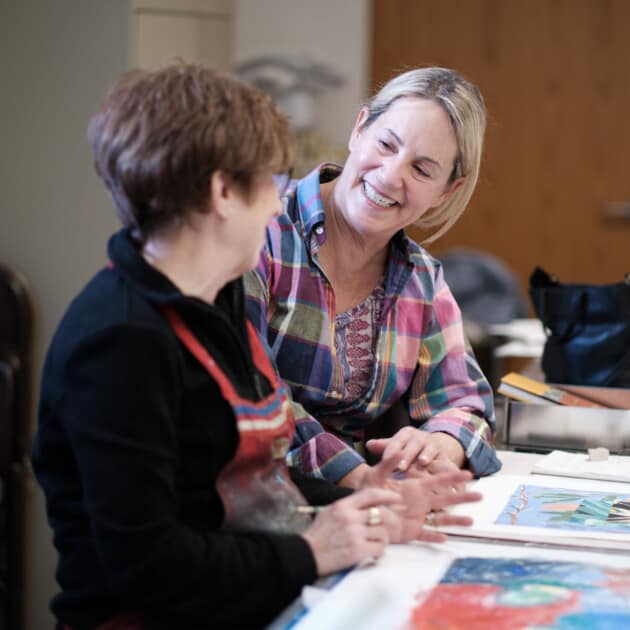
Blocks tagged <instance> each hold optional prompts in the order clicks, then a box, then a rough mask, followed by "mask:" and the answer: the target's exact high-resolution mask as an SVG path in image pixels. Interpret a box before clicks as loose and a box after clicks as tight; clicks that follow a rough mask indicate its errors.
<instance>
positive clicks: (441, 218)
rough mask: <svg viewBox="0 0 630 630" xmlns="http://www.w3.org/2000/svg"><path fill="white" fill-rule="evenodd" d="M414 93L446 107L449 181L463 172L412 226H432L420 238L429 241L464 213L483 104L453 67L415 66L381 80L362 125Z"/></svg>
mask: <svg viewBox="0 0 630 630" xmlns="http://www.w3.org/2000/svg"><path fill="white" fill-rule="evenodd" d="M406 97H420V98H426V99H430V100H432V101H435V102H436V103H438V104H439V105H440V107H442V109H443V110H444V111H445V112H446V114H447V116H448V118H449V120H450V122H451V125H452V127H453V131H454V132H455V138H456V141H457V156H456V157H455V163H454V165H453V170H452V171H451V175H450V177H449V180H448V181H449V184H451V183H453V182H454V181H455V180H456V179H457V178H459V177H463V178H464V182H463V184H462V185H461V186H459V188H457V190H455V192H453V194H452V195H450V197H449V198H448V199H447V200H446V201H445V202H444V203H442V204H441V205H439V206H436V207H435V208H433V209H431V210H430V211H429V212H427V213H426V214H425V215H423V216H422V217H421V218H420V219H419V220H418V222H417V225H418V227H420V228H422V229H425V230H431V229H433V228H436V227H437V230H436V231H435V232H434V233H433V234H431V235H430V236H429V237H427V238H426V239H424V241H423V242H424V243H431V242H433V241H435V240H436V239H437V238H439V237H440V236H442V235H443V234H444V233H445V232H447V231H448V230H449V229H450V228H451V227H452V226H453V225H454V224H455V222H456V221H457V219H459V217H460V216H461V214H462V212H464V210H465V208H466V206H467V205H468V202H469V201H470V198H471V197H472V194H473V192H474V190H475V186H476V185H477V179H478V178H479V168H480V164H481V153H482V150H483V138H484V133H485V130H486V107H485V104H484V102H483V97H482V96H481V93H480V92H479V89H478V88H477V86H476V85H474V84H473V83H470V81H467V80H466V79H464V78H463V77H462V76H460V75H459V74H458V73H457V72H455V71H454V70H450V69H448V68H437V67H430V68H417V69H415V70H410V71H408V72H405V73H403V74H400V75H398V76H396V77H394V78H393V79H391V80H390V81H389V82H388V83H386V84H385V85H384V86H383V87H382V88H381V89H380V90H379V92H378V93H377V94H376V95H375V96H374V97H373V98H372V99H371V100H370V101H369V102H368V103H366V107H367V109H368V115H367V118H366V120H365V122H364V124H363V126H364V127H367V126H369V125H371V124H372V123H373V122H374V121H375V120H376V119H377V118H378V117H379V116H380V115H381V114H383V113H384V112H386V111H387V110H388V109H389V107H391V105H392V103H393V102H394V101H396V100H398V99H399V98H406Z"/></svg>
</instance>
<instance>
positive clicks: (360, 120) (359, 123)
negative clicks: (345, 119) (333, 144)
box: [348, 107, 369, 152]
mask: <svg viewBox="0 0 630 630" xmlns="http://www.w3.org/2000/svg"><path fill="white" fill-rule="evenodd" d="M368 113H369V112H368V108H367V107H362V108H361V110H360V111H359V115H358V116H357V120H356V122H355V123H354V127H353V128H352V133H351V134H350V140H348V149H349V150H350V152H352V149H353V147H354V145H355V143H356V141H357V138H358V137H359V136H360V135H361V131H363V125H364V124H365V121H366V120H367V117H368Z"/></svg>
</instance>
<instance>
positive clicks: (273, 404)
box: [62, 307, 311, 630]
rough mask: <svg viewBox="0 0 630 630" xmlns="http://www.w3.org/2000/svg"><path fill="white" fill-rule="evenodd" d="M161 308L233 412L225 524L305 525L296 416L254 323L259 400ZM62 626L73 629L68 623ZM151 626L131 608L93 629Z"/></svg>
mask: <svg viewBox="0 0 630 630" xmlns="http://www.w3.org/2000/svg"><path fill="white" fill-rule="evenodd" d="M162 311H163V314H164V316H165V317H166V319H167V321H168V323H169V324H170V326H171V328H172V329H173V331H174V332H175V334H176V335H177V337H178V338H179V339H180V341H181V342H182V343H183V344H184V345H185V346H186V348H188V350H189V351H190V352H191V353H192V354H193V356H195V358H196V359H197V360H198V361H199V362H200V363H201V364H202V365H203V366H204V368H205V369H206V371H207V372H208V373H209V374H210V376H211V377H212V378H213V379H214V380H215V381H216V382H217V383H218V385H219V388H220V389H221V393H222V394H223V397H224V398H225V400H226V401H227V402H228V403H229V404H230V406H231V407H232V409H233V411H234V415H235V416H236V424H237V428H238V433H239V444H238V448H237V450H236V454H235V455H234V458H233V459H232V460H231V461H230V462H229V463H228V464H227V465H226V467H225V468H224V469H223V470H222V471H221V473H220V475H219V478H218V480H217V490H218V492H219V495H220V496H221V500H222V501H223V506H224V509H225V520H224V527H227V528H231V529H243V530H265V531H275V532H293V533H295V532H300V531H302V530H304V529H305V528H306V527H307V526H308V524H309V523H310V522H311V518H310V517H309V516H308V515H304V514H300V513H297V512H296V511H295V508H296V507H297V506H298V505H306V500H305V499H304V497H303V496H302V493H301V492H300V491H299V490H298V488H297V487H296V486H295V485H294V484H293V482H292V481H291V479H290V478H289V473H288V469H287V466H286V461H285V456H286V454H287V451H288V448H289V445H290V443H291V439H292V437H293V429H294V426H295V420H294V418H293V413H292V412H291V406H290V404H289V400H288V397H287V394H286V389H285V386H284V385H283V384H282V383H281V382H280V380H279V379H278V377H277V375H276V372H275V370H274V369H273V366H272V365H271V362H270V360H269V358H268V356H267V354H266V353H265V351H264V349H263V346H262V344H261V343H260V340H259V339H258V335H257V333H256V331H255V329H254V327H253V325H252V324H251V322H247V334H248V337H249V344H250V348H251V352H252V356H253V358H254V364H255V365H256V367H257V368H258V370H259V371H260V372H261V373H262V374H263V375H264V376H265V377H266V378H267V379H268V380H269V382H270V384H271V387H272V392H271V393H270V394H269V395H268V396H266V397H265V398H263V399H262V400H260V401H257V402H254V401H250V400H247V399H246V398H242V397H240V396H239V395H238V394H237V392H236V390H235V389H234V387H233V386H232V383H231V382H230V380H229V379H228V378H227V376H226V375H225V374H224V372H223V371H222V370H221V368H219V366H218V365H217V364H216V362H215V361H214V359H213V358H212V357H211V356H210V354H209V353H208V351H207V350H206V349H205V348H204V347H203V346H202V345H201V344H200V343H199V341H198V340H197V338H196V337H195V336H194V335H193V333H192V331H191V330H190V329H189V328H188V326H187V325H186V324H185V323H184V321H183V320H182V319H181V317H180V316H179V315H178V313H177V312H176V311H175V309H173V308H172V307H164V308H163V309H162ZM62 627H63V628H64V630H71V628H70V626H68V625H63V626H62ZM150 627H151V626H150V624H149V625H147V622H146V620H145V619H144V616H143V615H142V614H140V613H135V612H133V611H131V612H126V613H122V614H120V615H116V616H114V617H112V618H111V619H109V620H108V621H107V622H105V623H104V624H102V625H100V626H99V627H98V628H97V629H96V630H150Z"/></svg>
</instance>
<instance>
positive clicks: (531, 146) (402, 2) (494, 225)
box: [372, 0, 630, 287]
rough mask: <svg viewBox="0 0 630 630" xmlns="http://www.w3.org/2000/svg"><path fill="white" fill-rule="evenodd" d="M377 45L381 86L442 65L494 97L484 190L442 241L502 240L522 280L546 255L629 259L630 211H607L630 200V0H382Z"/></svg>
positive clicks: (584, 268)
mask: <svg viewBox="0 0 630 630" xmlns="http://www.w3.org/2000/svg"><path fill="white" fill-rule="evenodd" d="M372 51H373V53H372V54H373V56H372V85H373V87H374V88H376V87H377V86H378V85H380V84H382V83H384V82H385V81H386V80H387V79H388V78H391V76H393V75H394V74H396V72H397V71H400V70H405V69H409V68H412V67H416V66H421V65H441V66H448V67H452V68H455V69H457V70H458V71H459V72H461V73H462V74H463V75H464V76H466V77H467V78H468V79H470V80H471V81H473V82H475V83H476V84H477V85H478V86H479V87H480V89H481V91H482V93H483V94H484V97H485V100H486V105H487V108H488V113H489V125H488V131H487V135H486V147H485V152H484V158H483V165H482V171H481V177H480V181H479V184H478V187H477V191H476V193H475V195H474V197H473V200H472V202H471V204H470V206H469V208H468V209H467V211H466V212H465V214H464V216H463V217H462V218H461V220H460V222H459V223H458V225H456V226H455V228H453V229H452V231H451V232H449V233H448V234H447V235H446V236H444V237H443V238H441V239H440V240H439V241H437V242H436V243H435V244H433V245H431V246H430V250H431V251H432V252H434V253H436V254H437V255H438V256H439V254H440V253H441V252H443V251H445V250H446V249H448V248H451V247H455V246H463V247H472V248H476V249H481V250H484V251H487V252H490V253H492V254H495V255H497V256H499V257H500V258H501V259H503V260H504V261H505V262H506V263H507V264H508V266H510V267H511V268H512V269H513V270H514V271H515V272H516V273H517V275H518V276H519V278H520V281H521V283H522V285H523V287H526V286H527V281H528V277H529V274H530V272H531V271H532V269H533V267H534V266H535V265H541V266H543V267H545V268H547V269H548V270H550V271H553V272H554V273H556V274H557V275H558V276H559V277H560V278H561V279H563V280H566V281H580V282H613V281H618V280H620V279H621V278H622V275H623V273H624V272H626V271H630V219H625V220H624V219H611V218H609V217H607V216H606V208H607V204H608V203H609V202H617V201H630V2H628V0H440V1H439V2H436V1H435V0H430V1H429V0H374V13H373V45H372ZM412 234H413V236H415V237H416V238H417V239H418V240H421V239H422V234H419V233H418V232H415V233H412Z"/></svg>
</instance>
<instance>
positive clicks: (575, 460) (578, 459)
mask: <svg viewBox="0 0 630 630" xmlns="http://www.w3.org/2000/svg"><path fill="white" fill-rule="evenodd" d="M532 473H536V474H540V475H556V476H560V477H576V478H579V479H599V480H604V481H619V482H622V483H628V484H630V457H627V456H624V455H609V456H608V458H607V459H605V460H600V461H591V460H590V459H589V456H588V453H568V452H566V451H552V452H551V453H548V454H547V455H545V456H544V457H541V458H540V459H539V460H538V461H537V462H536V463H535V464H534V467H533V468H532Z"/></svg>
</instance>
